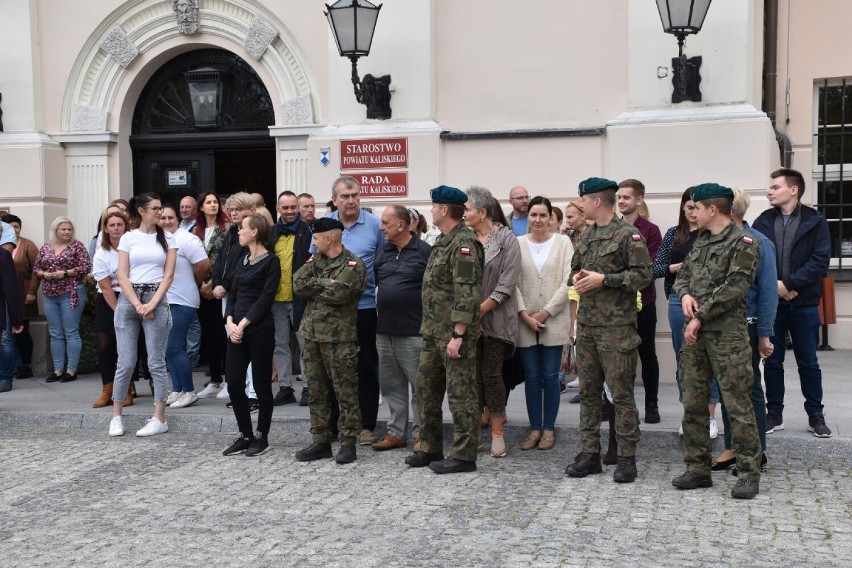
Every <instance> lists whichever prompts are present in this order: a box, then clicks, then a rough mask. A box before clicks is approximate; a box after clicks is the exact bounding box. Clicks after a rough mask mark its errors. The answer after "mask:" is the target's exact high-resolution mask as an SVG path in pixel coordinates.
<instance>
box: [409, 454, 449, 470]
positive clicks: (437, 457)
mask: <svg viewBox="0 0 852 568" xmlns="http://www.w3.org/2000/svg"><path fill="white" fill-rule="evenodd" d="M443 459H444V454H442V453H441V452H435V453H433V454H428V453H426V452H420V453H419V454H411V455H410V456H408V457H407V458H405V463H406V464H407V465H410V466H411V467H426V466H427V465H429V464H430V463H432V462H433V461H441V460H443Z"/></svg>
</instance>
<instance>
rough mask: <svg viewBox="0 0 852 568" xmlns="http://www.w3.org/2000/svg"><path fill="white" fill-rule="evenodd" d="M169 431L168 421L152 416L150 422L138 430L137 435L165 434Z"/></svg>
mask: <svg viewBox="0 0 852 568" xmlns="http://www.w3.org/2000/svg"><path fill="white" fill-rule="evenodd" d="M168 431H169V423H168V422H160V421H159V420H157V419H156V418H150V419H149V420H148V423H147V424H145V426H144V427H143V428H142V429H141V430H137V431H136V435H137V436H140V437H141V436H156V435H157V434H165V433H166V432H168Z"/></svg>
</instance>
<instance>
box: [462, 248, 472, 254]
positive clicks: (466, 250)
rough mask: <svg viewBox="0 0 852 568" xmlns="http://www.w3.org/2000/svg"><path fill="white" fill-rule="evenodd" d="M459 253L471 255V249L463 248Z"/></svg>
mask: <svg viewBox="0 0 852 568" xmlns="http://www.w3.org/2000/svg"><path fill="white" fill-rule="evenodd" d="M459 252H460V253H462V254H470V249H469V248H467V247H462V248H460V249H459Z"/></svg>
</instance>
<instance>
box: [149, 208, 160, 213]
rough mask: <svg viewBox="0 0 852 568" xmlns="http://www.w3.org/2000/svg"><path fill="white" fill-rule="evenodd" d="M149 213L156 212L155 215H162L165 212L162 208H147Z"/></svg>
mask: <svg viewBox="0 0 852 568" xmlns="http://www.w3.org/2000/svg"><path fill="white" fill-rule="evenodd" d="M145 209H147V210H148V211H154V212H155V213H161V212H162V211H163V208H162V207H146V208H145Z"/></svg>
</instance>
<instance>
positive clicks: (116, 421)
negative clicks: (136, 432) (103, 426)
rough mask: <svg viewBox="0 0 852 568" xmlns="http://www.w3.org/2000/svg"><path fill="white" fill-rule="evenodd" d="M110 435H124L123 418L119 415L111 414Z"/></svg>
mask: <svg viewBox="0 0 852 568" xmlns="http://www.w3.org/2000/svg"><path fill="white" fill-rule="evenodd" d="M109 435H110V436H124V420H123V419H122V418H121V416H113V417H112V420H110V421H109Z"/></svg>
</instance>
